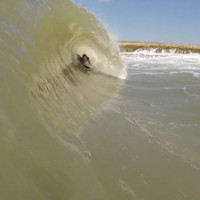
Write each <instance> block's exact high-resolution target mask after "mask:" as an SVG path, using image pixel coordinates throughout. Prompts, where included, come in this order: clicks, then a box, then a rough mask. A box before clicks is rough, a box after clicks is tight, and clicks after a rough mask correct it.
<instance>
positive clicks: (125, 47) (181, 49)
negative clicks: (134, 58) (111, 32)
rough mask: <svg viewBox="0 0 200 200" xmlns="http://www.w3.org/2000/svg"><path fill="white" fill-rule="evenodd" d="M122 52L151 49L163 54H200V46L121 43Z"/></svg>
mask: <svg viewBox="0 0 200 200" xmlns="http://www.w3.org/2000/svg"><path fill="white" fill-rule="evenodd" d="M119 46H120V51H121V52H124V51H128V52H132V51H135V50H137V49H140V48H141V49H150V48H156V49H157V52H161V51H162V50H163V49H165V50H166V51H167V50H170V49H176V52H177V53H190V52H195V53H200V46H199V45H183V44H167V43H148V42H131V41H120V42H119Z"/></svg>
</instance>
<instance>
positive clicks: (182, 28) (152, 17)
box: [73, 0, 200, 45]
mask: <svg viewBox="0 0 200 200" xmlns="http://www.w3.org/2000/svg"><path fill="white" fill-rule="evenodd" d="M73 1H74V2H75V3H77V4H79V5H81V6H83V7H85V8H87V9H88V10H90V11H91V12H93V13H95V15H96V17H97V18H98V19H99V20H100V21H101V22H102V23H103V24H104V25H106V26H107V27H108V30H109V32H111V34H112V35H115V37H116V38H117V39H118V40H128V41H145V42H163V43H179V44H193V45H195V44H197V45H200V0H73Z"/></svg>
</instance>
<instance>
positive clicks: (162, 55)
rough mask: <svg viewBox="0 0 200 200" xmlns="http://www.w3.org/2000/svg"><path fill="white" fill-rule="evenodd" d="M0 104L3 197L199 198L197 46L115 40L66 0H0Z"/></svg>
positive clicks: (66, 199)
mask: <svg viewBox="0 0 200 200" xmlns="http://www.w3.org/2000/svg"><path fill="white" fill-rule="evenodd" d="M83 53H87V54H88V56H89V57H90V60H91V62H92V64H93V67H94V70H93V72H91V73H85V72H84V71H82V70H81V69H80V66H79V63H78V62H77V54H80V55H82V54H83ZM0 110H1V115H0V199H2V200H27V199H28V200H36V199H37V200H77V199H80V200H122V199H126V200H129V199H130V200H155V199H158V200H159V199H160V200H169V199H170V200H183V199H188V200H191V199H192V200H199V198H200V191H199V186H200V181H199V180H200V153H199V152H200V147H199V142H200V136H199V133H200V54H198V53H192V52H189V53H187V54H184V53H177V51H176V50H175V49H171V50H162V51H161V52H158V51H157V50H156V49H153V48H152V49H146V50H145V49H138V50H136V51H134V52H119V48H118V45H117V42H116V41H114V40H113V39H112V38H111V37H110V35H109V33H108V32H107V31H106V29H105V28H104V26H102V25H101V23H100V22H99V21H98V20H97V19H96V17H95V15H94V14H91V13H90V12H89V11H87V10H86V9H84V8H82V7H80V6H78V5H76V4H74V3H73V2H72V1H70V0H57V1H53V0H41V1H39V0H38V1H36V0H18V1H16V0H9V1H8V0H2V1H1V2H0Z"/></svg>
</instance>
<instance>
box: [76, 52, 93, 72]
mask: <svg viewBox="0 0 200 200" xmlns="http://www.w3.org/2000/svg"><path fill="white" fill-rule="evenodd" d="M78 60H79V61H80V63H81V64H82V65H83V66H84V68H85V69H87V70H89V69H91V68H90V67H88V66H87V62H88V63H89V65H91V62H90V58H89V57H87V61H84V60H83V58H82V57H81V56H79V55H78Z"/></svg>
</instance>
